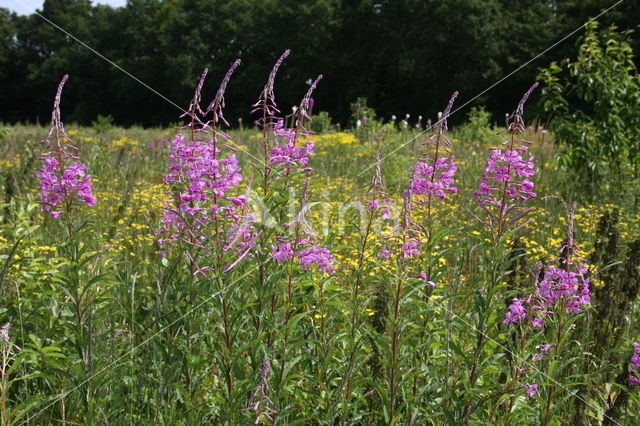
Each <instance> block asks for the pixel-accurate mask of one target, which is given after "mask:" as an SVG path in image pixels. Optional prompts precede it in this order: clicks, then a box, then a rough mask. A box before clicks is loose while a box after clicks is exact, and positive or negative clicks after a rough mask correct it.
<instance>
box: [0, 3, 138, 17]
mask: <svg viewBox="0 0 640 426" xmlns="http://www.w3.org/2000/svg"><path fill="white" fill-rule="evenodd" d="M42 3H44V1H43V0H0V7H4V8H5V9H9V10H11V11H13V12H16V13H17V14H18V15H29V14H31V13H33V12H35V11H36V9H40V10H42ZM92 3H93V4H108V5H110V6H113V7H119V6H124V5H125V4H127V0H94V1H92Z"/></svg>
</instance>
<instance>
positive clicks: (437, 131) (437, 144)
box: [409, 92, 458, 203]
mask: <svg viewBox="0 0 640 426" xmlns="http://www.w3.org/2000/svg"><path fill="white" fill-rule="evenodd" d="M457 97H458V92H454V93H453V95H452V96H451V98H450V99H449V103H448V104H447V107H446V108H445V110H444V112H443V113H442V115H440V116H439V118H438V121H437V122H436V124H435V125H434V133H433V134H432V135H431V137H430V138H429V140H427V141H426V142H424V143H423V144H422V145H424V146H428V147H431V146H433V150H432V151H431V152H428V153H426V154H425V155H424V156H423V157H422V158H420V159H418V161H417V162H416V164H415V165H414V167H413V173H412V176H411V182H410V183H409V189H410V191H411V192H412V193H413V194H414V195H416V196H417V197H416V201H417V202H424V201H427V202H428V203H430V201H431V198H432V197H437V198H440V199H445V198H446V196H447V194H456V193H457V192H458V189H457V188H456V187H455V186H453V185H454V183H455V182H454V179H453V177H454V175H455V173H456V171H457V170H458V168H457V167H456V164H455V157H454V156H452V155H442V151H445V152H449V149H448V146H449V145H450V144H451V142H450V141H449V139H448V138H447V136H446V131H447V130H448V127H447V119H448V118H449V115H450V114H451V109H452V108H453V102H454V101H455V100H456V98H457Z"/></svg>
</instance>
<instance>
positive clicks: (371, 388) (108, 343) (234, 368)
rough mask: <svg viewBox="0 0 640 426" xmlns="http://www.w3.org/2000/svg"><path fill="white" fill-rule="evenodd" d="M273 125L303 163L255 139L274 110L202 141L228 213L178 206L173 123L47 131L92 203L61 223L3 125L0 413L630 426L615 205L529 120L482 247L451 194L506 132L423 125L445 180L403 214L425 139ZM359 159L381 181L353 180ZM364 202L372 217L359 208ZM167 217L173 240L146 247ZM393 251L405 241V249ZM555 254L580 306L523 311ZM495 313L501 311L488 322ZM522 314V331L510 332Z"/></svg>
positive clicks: (635, 249) (631, 312)
mask: <svg viewBox="0 0 640 426" xmlns="http://www.w3.org/2000/svg"><path fill="white" fill-rule="evenodd" d="M265 99H266V100H265V102H266V101H269V99H268V96H267V97H266V98H265ZM296 120H299V121H300V123H302V124H304V117H303V116H302V115H298V116H295V115H294V117H293V118H292V119H291V121H290V123H289V126H290V127H291V129H293V130H292V133H293V132H294V131H295V139H294V141H295V142H294V146H297V147H301V146H305V144H306V143H307V142H308V141H313V143H314V145H313V148H314V151H315V153H314V154H312V155H309V162H308V164H305V163H304V162H303V161H302V160H298V161H299V162H300V163H299V164H297V163H296V162H295V161H292V162H291V163H284V164H282V163H278V162H277V160H276V161H274V160H273V153H272V151H269V150H270V149H272V147H273V146H274V144H276V143H278V144H280V143H283V142H282V140H284V139H281V140H280V139H278V137H280V136H278V135H275V136H274V134H275V133H271V132H273V122H270V121H269V122H265V123H266V124H265V126H264V127H265V128H266V130H265V129H263V128H260V127H256V128H246V129H244V130H242V131H240V130H234V131H230V132H228V134H229V140H223V139H222V137H221V134H220V133H219V132H220V130H219V129H216V128H215V123H214V125H213V133H212V135H213V136H207V137H208V138H209V137H210V138H213V139H207V140H214V139H215V140H219V141H220V145H219V147H220V150H221V151H220V152H221V154H219V155H221V156H222V155H224V156H226V157H224V158H229V157H228V156H229V155H235V156H236V157H237V159H238V163H239V164H238V167H239V170H241V173H242V175H243V179H242V181H240V182H237V183H233V184H230V185H229V187H228V188H227V189H224V190H221V192H218V193H216V195H213V196H212V195H210V194H209V195H208V196H210V197H214V198H213V199H214V200H215V201H214V202H215V205H218V206H219V207H223V208H226V209H228V210H227V211H231V212H232V214H226V215H225V214H221V215H219V216H218V214H217V213H211V216H206V217H205V218H204V219H198V220H195V219H191V218H189V217H188V215H187V214H185V213H184V211H182V210H179V208H178V207H176V205H177V204H174V203H175V202H177V201H176V199H177V198H176V197H177V194H185V193H186V192H185V191H188V188H186V186H185V185H186V184H185V183H184V181H174V182H173V183H171V184H167V183H166V182H167V178H166V177H165V175H166V174H167V170H168V167H169V165H170V164H169V163H170V160H169V152H170V150H171V149H172V147H173V148H175V140H176V135H177V134H179V133H184V134H186V135H188V134H189V131H190V130H193V129H194V127H193V123H194V121H192V127H190V128H187V129H142V128H130V129H121V128H116V127H111V128H109V127H107V128H102V127H97V128H83V127H78V126H73V125H71V126H68V128H67V129H66V133H67V135H68V136H69V138H70V139H71V140H72V141H73V143H74V144H75V145H76V146H77V148H78V151H77V153H76V155H77V156H78V157H79V158H80V159H81V161H83V162H85V163H86V164H87V173H89V174H90V175H91V176H92V178H91V182H92V187H93V194H94V195H95V198H96V200H97V205H96V206H93V207H91V206H82V205H76V204H74V205H72V206H71V207H70V208H69V209H68V210H65V211H64V213H63V215H62V220H58V219H55V218H52V217H51V215H50V214H49V213H48V212H46V211H42V210H41V209H40V205H39V199H40V193H39V189H38V187H39V184H38V179H37V178H36V176H35V173H36V172H37V171H38V170H39V169H40V166H41V164H40V158H41V155H42V152H43V147H42V146H41V144H40V140H41V139H42V138H43V137H44V136H46V134H47V131H48V130H47V129H46V128H44V127H36V126H7V131H6V132H5V133H4V136H3V138H2V140H1V145H0V158H3V160H2V161H0V183H1V184H2V186H3V188H4V195H3V199H2V200H0V203H2V204H1V205H0V207H1V208H2V213H1V218H0V227H1V229H2V234H0V274H1V275H0V292H1V293H0V294H1V295H2V301H3V303H2V306H1V309H0V315H1V316H2V321H0V322H2V323H3V324H4V323H10V324H11V326H10V328H9V329H8V331H7V334H6V336H7V337H6V338H5V337H3V338H2V342H1V343H2V345H3V346H2V351H3V356H4V361H3V362H4V363H3V368H2V382H1V386H2V388H1V389H0V390H1V391H2V403H1V404H2V407H1V408H2V421H3V422H4V423H7V424H22V423H29V424H49V423H63V424H64V423H66V422H74V423H91V424H93V423H110V424H113V423H116V424H120V423H122V424H131V423H159V424H199V423H212V424H248V423H254V422H255V423H274V424H275V423H279V424H434V425H440V424H505V425H506V424H509V425H512V424H632V423H633V422H635V421H637V413H638V410H639V409H640V399H639V398H638V390H637V387H635V386H634V385H633V384H632V383H631V382H629V380H628V378H629V376H633V374H634V373H633V370H634V369H635V368H636V367H635V364H634V363H633V362H632V361H630V359H631V356H632V354H633V351H634V349H633V341H634V340H637V339H639V335H640V332H639V328H638V325H639V324H638V319H637V318H638V316H637V310H638V303H637V296H638V290H639V287H640V284H639V282H640V281H639V279H640V269H639V265H640V214H639V212H638V210H637V208H636V207H637V206H636V205H635V202H634V200H633V198H632V197H624V196H621V195H620V194H614V193H609V194H607V192H606V190H605V191H603V192H602V193H601V194H598V198H596V197H595V196H594V194H587V193H581V190H580V188H579V187H576V185H575V184H574V183H573V182H572V181H571V177H570V174H568V173H567V172H566V171H563V170H561V169H560V168H558V167H556V165H555V164H554V153H555V147H554V144H553V135H552V134H551V133H548V132H546V131H543V129H542V128H539V127H537V126H536V127H529V128H527V129H525V131H524V135H522V137H523V138H525V139H528V140H530V141H531V142H532V144H531V145H530V147H531V148H530V152H531V153H533V155H534V158H535V159H534V161H535V167H536V169H535V171H536V174H535V178H534V179H533V180H534V181H535V185H536V188H535V191H536V193H537V196H536V197H535V198H533V199H530V200H526V208H530V209H531V210H530V211H527V213H526V218H529V219H530V222H529V223H528V224H527V226H526V230H527V232H526V233H523V235H520V234H521V233H520V232H518V230H517V229H516V226H515V224H518V223H521V222H523V221H524V220H525V216H523V218H522V220H520V219H517V220H515V221H514V226H513V229H511V230H509V229H507V230H505V231H504V235H499V236H498V238H496V232H495V229H493V228H492V227H491V226H488V224H487V222H486V221H485V222H484V223H483V219H482V218H483V214H484V210H483V208H482V206H480V205H479V204H478V203H477V201H476V199H477V197H476V196H475V195H474V194H475V193H476V191H477V190H478V185H479V180H480V177H481V176H482V175H483V173H484V170H485V166H486V159H487V157H488V155H489V152H490V149H491V148H497V147H499V146H501V145H500V144H501V143H502V141H503V140H504V139H506V138H505V135H499V136H496V133H498V132H500V131H504V130H505V129H499V128H484V129H480V130H482V131H481V132H479V131H478V129H477V128H472V127H470V126H469V125H466V126H465V125H463V126H459V127H458V128H454V129H452V130H451V131H449V132H446V129H444V130H443V133H442V134H443V135H444V134H447V135H448V138H449V140H450V142H451V144H450V146H449V147H448V149H450V152H451V154H452V155H455V157H456V159H457V160H456V165H457V169H458V170H457V173H456V174H455V186H456V187H457V193H455V194H454V193H452V194H448V195H447V196H446V198H444V199H439V198H437V197H431V198H429V199H428V206H429V207H428V210H426V209H425V205H426V204H424V203H422V204H419V203H417V204H415V205H414V206H413V207H411V205H413V202H412V200H409V203H407V201H406V199H407V195H406V192H405V189H406V188H407V187H408V185H409V182H410V181H411V180H412V175H413V170H414V164H415V163H416V161H417V159H418V158H421V157H422V158H424V156H425V155H427V154H424V150H425V149H426V148H425V146H426V147H427V148H428V149H431V148H432V147H433V145H424V144H423V142H428V141H429V139H428V137H429V136H430V135H431V134H432V133H431V132H428V133H426V134H421V129H415V128H407V129H405V128H403V126H402V125H401V123H399V122H398V123H395V122H389V123H381V122H374V123H367V124H366V125H362V123H361V125H360V127H358V128H356V129H352V130H350V131H335V130H334V131H327V132H325V133H321V134H306V135H305V134H304V132H302V129H303V127H302V126H301V125H300V123H297V122H296ZM208 129H209V130H208V131H210V130H211V128H208ZM205 130H207V128H205ZM216 132H218V133H216ZM267 133H268V134H267ZM185 137H187V136H185ZM216 138H220V139H216ZM283 138H285V139H286V136H283ZM191 140H192V142H193V141H195V142H198V139H197V138H196V139H193V133H192V139H191ZM407 141H410V142H409V143H407ZM265 146H266V148H265ZM282 146H283V147H284V148H283V149H285V148H286V149H293V148H292V147H289V148H287V147H286V146H285V145H284V144H283V145H282ZM223 149H224V150H228V151H223ZM172 152H174V153H175V151H172ZM226 152H228V153H233V152H235V154H227V153H226ZM291 152H293V151H291ZM390 153H392V155H388V154H390ZM181 155H182V154H181ZM216 155H218V154H214V157H215V158H216V159H219V158H218V157H216ZM269 155H272V157H271V159H270V157H269ZM291 155H293V154H291ZM296 155H297V154H296ZM301 155H302V154H301ZM377 155H379V158H382V159H383V160H382V161H381V162H380V170H379V172H380V174H379V175H378V176H377V178H378V179H379V181H378V182H384V186H382V185H378V186H376V185H372V184H371V181H372V176H375V175H376V173H375V169H376V168H375V167H372V166H374V165H375V164H376V156H377ZM428 155H431V154H428ZM428 155H427V156H428ZM447 155H448V154H447ZM221 158H223V157H220V159H221ZM300 158H301V157H300ZM171 161H177V160H176V159H175V158H174V159H173V160H171ZM270 161H271V163H270ZM184 164H187V163H184ZM265 164H268V166H265ZM302 166H305V167H306V166H308V167H310V168H312V169H313V170H302ZM265 170H266V171H265ZM265 176H266V177H265ZM263 178H264V179H263ZM218 179H219V178H218ZM215 182H217V181H216V180H215V179H214V183H215ZM630 184H633V183H630ZM181 185H182V186H181ZM505 187H506V186H505ZM180 191H182V192H180ZM376 191H377V192H376ZM231 193H233V194H234V197H240V196H241V195H245V196H246V197H247V200H248V201H247V202H246V203H244V202H240V201H237V199H236V198H234V200H236V201H237V203H238V205H237V206H236V207H233V205H235V204H232V202H230V201H229V200H230V198H229V197H230V196H231ZM225 197H226V198H225ZM372 197H373V198H374V199H377V200H379V201H380V202H381V205H384V206H386V207H388V209H389V214H388V215H387V216H388V217H383V216H381V215H380V212H381V210H380V209H379V208H378V207H367V206H368V204H367V203H368V202H369V201H371V200H372ZM376 197H377V198H376ZM594 199H597V201H593V200H594ZM206 202H207V203H211V202H212V198H209V199H208V201H206ZM573 202H577V208H576V210H575V212H574V213H573V214H570V213H571V205H572V203H573ZM523 204H524V203H523ZM195 205H196V204H195V201H191V204H189V205H188V207H194V206H195ZM206 206H207V209H209V208H211V205H210V204H206ZM207 211H208V210H207ZM167 212H169V213H172V212H173V213H175V215H174V216H172V220H174V221H178V222H179V226H178V228H177V229H178V231H175V229H176V228H171V229H172V231H171V232H177V235H178V237H174V238H173V240H171V239H169V240H170V241H169V242H168V243H167V242H166V241H165V242H163V243H162V242H161V243H159V242H158V240H159V239H161V238H165V237H164V236H163V235H166V234H163V232H167V231H166V229H167V228H166V227H167V221H168V219H167ZM235 216H237V217H241V218H245V219H246V218H247V217H251V221H249V222H243V221H239V220H238V219H237V218H236V217H235ZM193 217H195V216H193ZM203 217H204V216H203ZM175 223H176V222H173V226H175ZM245 223H250V225H249V227H248V228H247V229H245V230H239V227H242V226H243V224H245ZM505 223H506V222H505ZM249 228H250V229H249ZM568 228H569V229H573V231H574V232H572V233H571V232H570V233H569V234H568V232H567V229H568ZM426 229H428V232H427V231H425V230H426ZM505 229H506V228H505ZM524 229H525V228H522V229H521V230H524ZM416 230H417V231H416ZM420 232H423V234H420V235H422V237H417V236H416V235H418V234H419V233H420ZM572 240H573V241H575V243H574V242H573V241H572ZM412 241H418V243H419V244H417V246H418V247H419V252H418V253H415V254H414V253H408V252H407V250H409V249H410V248H409V246H405V245H407V244H409V245H410V244H411V242H412ZM568 241H569V242H570V243H568ZM240 243H243V244H245V245H240ZM246 247H248V249H245V248H246ZM563 247H564V249H563ZM567 247H569V249H570V250H571V256H573V258H572V259H571V260H570V261H569V260H566V250H568V249H567ZM562 250H564V252H563V251H562ZM387 252H388V253H390V254H387V255H384V253H387ZM563 253H565V254H563ZM563 256H565V258H564V259H565V262H566V263H562V261H560V264H561V265H565V266H563V268H564V271H565V272H567V273H569V272H574V273H576V272H575V271H574V270H573V269H571V266H567V265H570V264H571V265H573V262H575V264H576V265H577V264H578V263H579V262H582V260H580V261H578V259H584V263H585V264H587V265H588V267H587V269H588V272H586V274H585V276H584V277H583V276H582V275H581V276H580V280H589V281H590V286H591V288H590V290H591V292H590V298H591V299H590V303H583V304H581V306H580V309H578V310H577V312H570V311H569V310H568V309H565V308H567V307H568V304H567V303H568V302H566V301H564V302H562V301H561V302H558V303H559V304H557V305H549V304H546V305H543V306H544V307H545V309H548V310H549V312H548V313H543V314H540V312H534V311H532V310H531V309H533V308H532V306H533V305H534V302H533V301H532V300H535V299H536V298H539V297H542V296H541V293H540V291H539V290H537V289H538V288H539V285H540V282H543V281H544V280H545V271H549V269H548V268H549V267H550V266H552V265H557V264H558V259H563ZM554 259H555V263H554ZM561 269H562V268H561ZM581 283H582V281H580V282H578V281H575V284H574V287H575V288H578V287H579V286H580V285H582V284H581ZM536 286H538V287H536ZM528 297H529V299H527V298H528ZM514 299H518V300H519V301H520V302H518V303H524V305H523V306H528V308H527V309H529V310H528V311H527V312H525V313H524V314H523V312H524V311H519V310H518V309H517V307H518V306H520V305H517V304H516V305H514V304H513V300H514ZM512 307H513V309H512ZM507 312H512V313H516V314H518V315H524V317H523V320H522V321H520V320H518V321H513V323H510V324H509V323H505V318H506V315H507ZM536 315H543V316H544V318H545V324H544V326H543V327H534V326H532V325H531V324H529V320H531V319H532V318H533V317H534V316H536ZM3 336H4V335H3Z"/></svg>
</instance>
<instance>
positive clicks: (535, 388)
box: [522, 384, 538, 398]
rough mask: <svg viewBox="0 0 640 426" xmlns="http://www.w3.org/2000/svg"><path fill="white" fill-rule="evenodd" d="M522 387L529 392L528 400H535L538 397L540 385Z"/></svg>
mask: <svg viewBox="0 0 640 426" xmlns="http://www.w3.org/2000/svg"><path fill="white" fill-rule="evenodd" d="M522 387H524V388H525V389H526V390H527V397H528V398H533V397H534V396H536V395H537V394H538V385H536V384H533V385H522Z"/></svg>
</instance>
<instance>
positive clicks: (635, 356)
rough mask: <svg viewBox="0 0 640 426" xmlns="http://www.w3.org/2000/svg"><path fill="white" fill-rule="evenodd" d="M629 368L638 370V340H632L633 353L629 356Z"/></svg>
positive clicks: (639, 354)
mask: <svg viewBox="0 0 640 426" xmlns="http://www.w3.org/2000/svg"><path fill="white" fill-rule="evenodd" d="M631 369H632V370H640V342H633V355H632V356H631Z"/></svg>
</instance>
